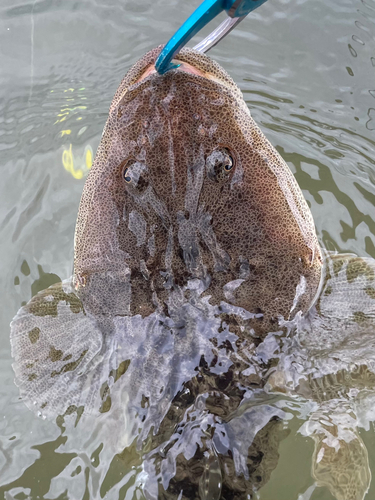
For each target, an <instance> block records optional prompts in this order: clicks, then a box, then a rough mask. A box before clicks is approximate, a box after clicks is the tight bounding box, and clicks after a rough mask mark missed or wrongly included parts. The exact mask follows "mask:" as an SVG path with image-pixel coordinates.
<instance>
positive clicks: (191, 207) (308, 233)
mask: <svg viewBox="0 0 375 500" xmlns="http://www.w3.org/2000/svg"><path fill="white" fill-rule="evenodd" d="M159 52H160V48H158V49H154V50H153V51H151V52H149V53H148V54H146V55H145V56H144V57H143V58H142V59H141V60H140V61H138V63H136V65H135V66H133V68H132V69H131V70H130V71H129V73H128V74H127V75H126V76H125V78H124V79H123V81H122V82H121V84H120V87H119V89H118V90H117V92H116V94H115V96H114V99H113V102H112V104H111V107H110V111H109V117H108V120H107V123H106V126H105V129H104V132H103V136H102V140H101V143H100V145H99V149H98V152H97V154H96V158H95V161H94V164H93V167H92V169H91V172H90V174H89V176H88V179H87V181H86V184H85V187H84V191H83V195H82V199H81V204H80V209H79V214H78V220H77V227H76V238H75V264H74V268H75V270H74V280H75V286H76V288H77V290H79V291H80V293H81V296H82V297H84V298H85V300H86V302H87V303H88V304H90V307H91V308H92V309H94V310H96V311H99V312H103V313H106V312H108V313H110V314H142V315H146V314H149V313H150V312H152V311H154V310H155V308H157V307H165V304H166V302H167V301H168V297H169V296H170V294H171V293H172V291H173V292H175V291H176V290H180V292H181V293H182V294H184V293H185V292H186V288H189V284H191V283H192V282H194V283H196V282H197V280H198V281H199V282H200V283H202V284H203V285H202V287H201V290H203V294H204V295H207V296H208V297H209V300H210V303H211V304H213V303H215V304H220V303H221V302H222V301H226V302H228V303H230V304H233V305H235V306H237V307H240V308H244V309H246V310H247V311H248V312H250V313H251V314H253V315H254V321H255V323H256V324H258V326H257V328H258V329H260V330H264V329H269V326H270V322H271V323H272V322H274V323H275V322H277V318H278V317H280V316H283V317H285V318H289V317H291V315H293V314H295V313H296V312H297V311H298V310H301V309H302V310H306V309H307V308H308V306H309V304H310V303H311V301H312V298H313V297H314V295H315V293H316V290H317V287H318V284H319V280H320V269H321V254H320V249H319V245H318V242H317V238H316V234H315V228H314V222H313V219H312V216H311V213H310V210H309V208H308V206H307V204H306V201H305V199H304V197H303V195H302V192H301V190H300V188H299V187H298V184H297V182H296V181H295V179H294V177H293V175H292V173H291V172H290V170H289V168H288V166H287V165H286V163H285V162H284V161H283V159H282V158H281V156H280V155H279V154H278V152H277V151H276V150H275V149H274V148H273V147H272V145H271V144H270V143H269V142H268V140H267V139H266V138H265V136H264V135H263V133H262V132H261V131H260V129H259V128H258V126H257V125H256V124H255V122H254V120H253V119H252V118H251V116H250V112H249V110H248V107H247V105H246V103H245V102H244V100H243V97H242V94H241V92H240V90H239V88H238V87H237V85H236V84H235V83H234V81H233V80H232V79H231V78H230V76H229V75H228V74H227V73H226V72H225V71H224V70H223V69H222V68H221V67H220V66H219V65H218V64H217V63H215V62H214V61H212V60H211V59H210V58H208V57H207V56H205V55H203V54H200V53H198V52H196V51H194V50H192V49H184V50H182V51H181V52H180V54H179V55H178V56H177V61H178V63H179V64H180V66H179V68H177V69H175V70H171V71H168V72H167V73H166V74H164V75H159V74H158V73H157V72H156V71H155V66H154V64H155V60H156V58H157V56H158V54H159ZM255 323H254V324H255Z"/></svg>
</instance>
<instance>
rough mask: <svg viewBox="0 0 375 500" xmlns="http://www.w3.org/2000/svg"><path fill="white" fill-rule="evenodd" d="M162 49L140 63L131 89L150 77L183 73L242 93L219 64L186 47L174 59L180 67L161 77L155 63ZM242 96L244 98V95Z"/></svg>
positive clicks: (155, 50) (159, 48)
mask: <svg viewBox="0 0 375 500" xmlns="http://www.w3.org/2000/svg"><path fill="white" fill-rule="evenodd" d="M162 48H163V47H162V46H161V47H158V48H157V49H154V50H153V51H150V52H148V53H147V54H145V56H144V57H143V58H142V59H141V60H140V61H139V63H142V61H143V65H141V67H139V68H138V71H137V74H136V75H134V77H135V78H134V79H132V81H131V82H129V83H130V85H129V87H130V86H133V85H134V86H135V85H137V84H139V83H141V82H143V81H144V80H146V79H147V78H149V77H150V78H155V77H158V78H164V77H166V76H167V75H169V74H173V73H178V72H182V73H188V74H190V75H193V77H196V78H198V79H199V78H204V79H205V80H210V81H212V82H215V83H217V84H219V85H221V86H224V87H226V89H228V90H230V91H232V92H234V93H236V94H237V93H239V94H240V91H239V89H238V87H237V85H236V84H235V82H234V81H233V79H232V78H231V77H230V76H229V74H228V73H227V72H226V71H225V70H224V69H223V68H222V67H221V66H220V65H219V64H218V63H216V62H215V61H213V60H212V59H210V58H209V57H208V56H206V55H205V54H202V53H201V52H198V51H197V50H194V49H190V48H186V47H184V48H183V49H182V50H181V51H180V52H179V53H178V54H177V55H176V57H175V58H174V62H175V63H177V64H179V66H178V67H177V68H175V69H172V70H169V71H168V72H167V73H166V74H165V75H159V74H158V73H157V71H156V69H155V62H156V59H157V57H158V55H159V53H160V51H161V50H162ZM240 95H241V97H242V94H240Z"/></svg>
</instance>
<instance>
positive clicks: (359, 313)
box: [353, 311, 371, 325]
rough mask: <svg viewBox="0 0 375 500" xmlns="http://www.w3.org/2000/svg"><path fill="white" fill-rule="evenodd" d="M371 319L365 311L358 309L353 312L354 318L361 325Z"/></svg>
mask: <svg viewBox="0 0 375 500" xmlns="http://www.w3.org/2000/svg"><path fill="white" fill-rule="evenodd" d="M369 319H371V317H370V316H368V315H367V314H365V313H363V312H362V311H356V312H354V313H353V320H354V321H355V322H356V323H358V324H359V325H360V324H362V323H365V322H366V320H369Z"/></svg>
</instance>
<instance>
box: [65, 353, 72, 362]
mask: <svg viewBox="0 0 375 500" xmlns="http://www.w3.org/2000/svg"><path fill="white" fill-rule="evenodd" d="M71 358H72V355H71V354H68V355H67V356H65V358H63V361H68V360H69V359H71Z"/></svg>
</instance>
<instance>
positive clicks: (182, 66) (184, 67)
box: [135, 62, 212, 83]
mask: <svg viewBox="0 0 375 500" xmlns="http://www.w3.org/2000/svg"><path fill="white" fill-rule="evenodd" d="M175 70H176V71H183V72H184V73H190V74H191V75H199V76H203V78H208V79H209V80H211V79H212V78H211V75H210V74H208V73H206V72H203V71H201V70H200V69H198V68H195V67H194V66H192V65H191V64H189V63H187V62H179V65H178V67H177V68H175ZM155 73H157V71H156V69H155V64H151V65H150V66H149V67H148V68H147V69H146V70H145V72H144V73H143V74H142V75H141V76H140V78H139V79H138V80H137V81H136V82H135V83H139V82H141V81H142V80H144V79H145V78H147V77H148V76H150V75H153V74H155Z"/></svg>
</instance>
